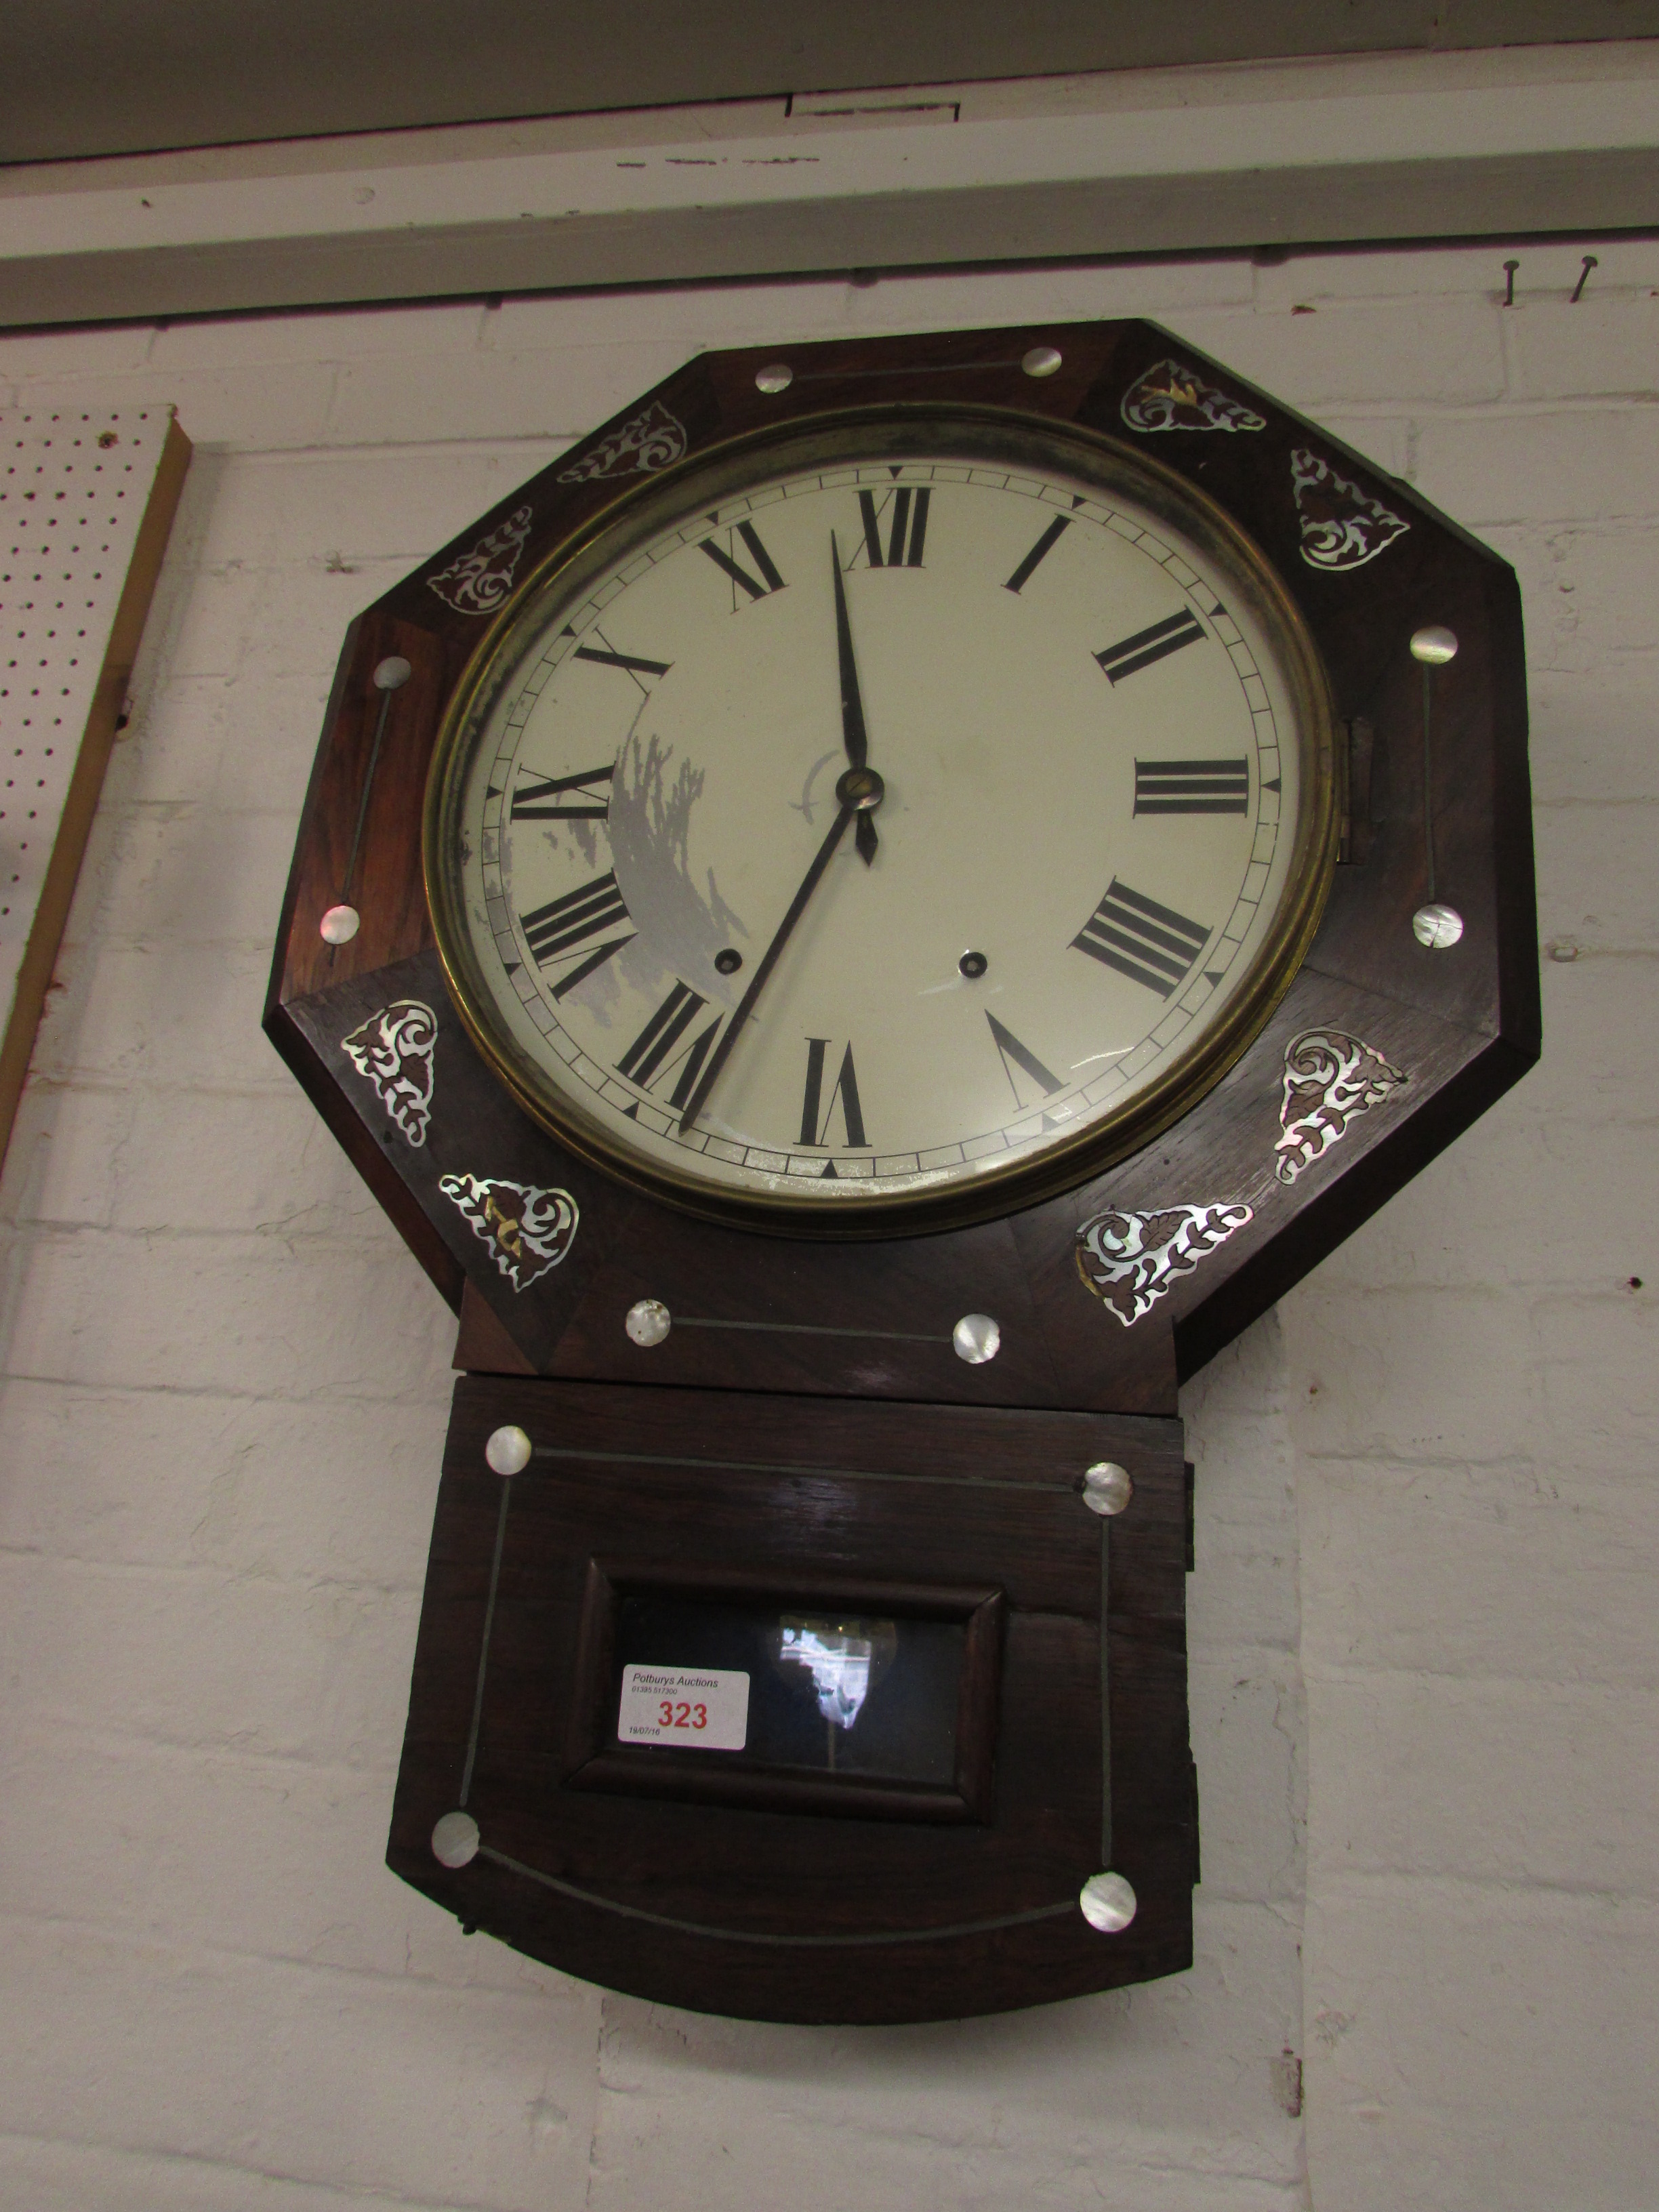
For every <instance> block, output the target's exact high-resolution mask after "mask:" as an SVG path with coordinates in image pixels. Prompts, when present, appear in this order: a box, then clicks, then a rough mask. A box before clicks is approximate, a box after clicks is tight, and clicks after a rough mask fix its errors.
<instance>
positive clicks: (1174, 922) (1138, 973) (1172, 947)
mask: <svg viewBox="0 0 1659 2212" xmlns="http://www.w3.org/2000/svg"><path fill="white" fill-rule="evenodd" d="M1209 934H1210V933H1209V931H1208V930H1207V929H1205V928H1203V927H1200V924H1199V923H1197V922H1195V921H1188V919H1187V917H1186V915H1184V914H1176V912H1175V910H1174V909H1173V908H1170V907H1167V906H1160V905H1159V904H1158V901H1157V900H1156V899H1149V898H1148V897H1146V895H1145V893H1144V892H1141V891H1133V890H1130V888H1129V886H1128V885H1127V884H1125V883H1120V882H1119V881H1118V879H1117V878H1116V877H1115V876H1114V877H1113V878H1112V881H1111V886H1110V888H1109V890H1108V891H1107V893H1106V896H1105V897H1104V898H1103V899H1102V901H1101V902H1100V904H1099V905H1098V906H1097V908H1095V910H1094V912H1093V913H1092V914H1091V915H1090V917H1089V919H1088V921H1085V923H1084V925H1083V927H1082V928H1081V930H1080V931H1079V933H1078V934H1077V935H1076V936H1075V937H1074V938H1073V939H1072V943H1073V946H1074V947H1075V949H1076V950H1077V951H1079V952H1086V953H1088V954H1089V955H1090V956H1091V957H1092V958H1093V959H1096V960H1103V961H1104V963H1106V965H1107V967H1109V968H1115V969H1116V970H1117V972H1118V974H1119V975H1128V976H1132V977H1133V980H1134V981H1136V982H1137V983H1144V984H1145V985H1146V988H1147V989H1148V990H1149V991H1156V992H1157V993H1158V997H1159V998H1160V999H1167V998H1169V997H1170V996H1171V994H1173V993H1174V992H1175V991H1176V989H1177V987H1179V986H1180V984H1181V983H1182V981H1184V980H1185V978H1186V976H1187V975H1188V971H1189V969H1191V967H1192V965H1193V963H1194V961H1195V960H1196V959H1197V958H1198V956H1199V954H1200V952H1202V951H1203V950H1204V947H1205V945H1206V942H1207V941H1208V939H1209Z"/></svg>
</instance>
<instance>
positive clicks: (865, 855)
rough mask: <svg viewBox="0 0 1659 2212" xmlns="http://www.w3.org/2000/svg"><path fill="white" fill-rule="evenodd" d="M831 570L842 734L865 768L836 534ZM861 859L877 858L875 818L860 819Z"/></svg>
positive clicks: (865, 742)
mask: <svg viewBox="0 0 1659 2212" xmlns="http://www.w3.org/2000/svg"><path fill="white" fill-rule="evenodd" d="M829 568H830V573H831V574H832V575H833V576H834V578H835V580H836V652H837V653H838V654H839V656H840V659H841V734H842V743H843V744H845V745H846V747H847V765H848V767H849V768H862V767H863V766H864V765H865V763H866V761H867V760H868V759H869V757H870V737H869V732H867V731H866V728H865V726H864V700H863V697H862V696H861V694H860V690H859V665H858V662H857V661H856V659H854V655H853V625H852V623H851V622H850V621H849V620H848V613H847V587H846V586H845V585H844V584H843V583H842V580H841V554H840V551H839V550H838V549H837V547H836V533H835V532H834V531H833V530H832V531H831V532H829ZM857 843H858V848H859V858H860V860H862V861H863V862H864V865H865V866H866V868H867V867H868V866H869V865H870V863H871V861H872V860H874V859H875V857H876V823H875V817H874V816H873V815H872V814H870V813H869V812H867V811H866V812H863V813H860V816H859V826H858V832H857Z"/></svg>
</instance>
